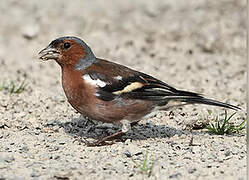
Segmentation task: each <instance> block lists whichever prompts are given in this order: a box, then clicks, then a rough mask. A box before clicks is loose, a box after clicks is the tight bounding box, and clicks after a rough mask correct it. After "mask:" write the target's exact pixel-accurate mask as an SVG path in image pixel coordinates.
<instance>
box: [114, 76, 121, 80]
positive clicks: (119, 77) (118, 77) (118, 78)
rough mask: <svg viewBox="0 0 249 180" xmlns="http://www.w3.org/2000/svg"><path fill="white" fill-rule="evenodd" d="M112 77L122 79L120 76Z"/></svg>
mask: <svg viewBox="0 0 249 180" xmlns="http://www.w3.org/2000/svg"><path fill="white" fill-rule="evenodd" d="M114 79H117V80H122V76H115V77H114Z"/></svg>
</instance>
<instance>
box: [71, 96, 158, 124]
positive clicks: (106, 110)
mask: <svg viewBox="0 0 249 180" xmlns="http://www.w3.org/2000/svg"><path fill="white" fill-rule="evenodd" d="M69 102H70V101H69ZM70 103H71V105H72V106H73V107H74V108H75V109H76V110H77V111H79V112H80V113H81V114H82V115H84V116H87V117H89V118H90V119H93V120H97V121H102V122H107V123H119V122H120V121H121V120H124V119H126V120H129V121H130V122H136V121H139V120H141V119H142V118H143V117H144V116H146V115H147V114H149V113H151V111H152V110H153V109H154V107H153V103H152V102H150V101H141V100H134V99H133V100H123V99H116V100H113V101H100V100H96V101H94V102H92V103H86V104H85V105H82V104H81V105H79V104H78V105H77V104H74V103H73V102H70Z"/></svg>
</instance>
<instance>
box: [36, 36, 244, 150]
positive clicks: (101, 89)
mask: <svg viewBox="0 0 249 180" xmlns="http://www.w3.org/2000/svg"><path fill="white" fill-rule="evenodd" d="M38 55H39V59H41V60H43V61H47V60H55V61H56V62H57V63H58V64H59V66H60V67H61V72H62V86H63V89H64V92H65V95H66V97H67V100H68V102H69V103H70V104H71V106H72V107H73V108H74V109H75V110H76V111H77V112H79V113H80V114H82V115H83V116H84V117H88V118H89V119H93V120H96V121H101V122H104V123H112V124H121V130H120V131H118V132H116V133H114V134H111V135H109V136H106V137H103V138H100V139H99V140H97V141H96V142H93V143H88V145H89V146H100V145H104V144H106V143H107V142H108V141H109V142H110V141H111V140H113V139H116V138H117V137H119V136H122V135H124V134H125V133H127V132H128V131H130V130H131V124H132V123H136V122H138V121H140V120H141V119H145V118H149V117H151V116H152V115H153V114H155V113H156V112H158V111H160V110H162V111H163V110H169V109H170V108H172V107H177V106H182V105H187V104H205V105H212V106H219V107H224V108H228V109H233V110H240V107H238V106H234V105H231V104H227V103H223V102H219V101H216V100H213V99H209V98H205V97H204V96H203V95H201V94H199V93H195V92H190V91H185V90H179V89H177V88H175V87H173V86H170V85H169V84H167V83H165V82H163V81H161V80H159V79H157V78H154V77H152V76H151V75H148V74H145V73H143V72H139V71H136V70H133V69H131V68H129V67H126V66H124V65H121V64H118V63H115V62H112V61H108V60H105V59H101V58H97V57H96V56H95V55H94V53H93V51H92V49H91V48H90V47H89V46H88V45H87V44H86V43H85V42H84V41H83V40H81V39H80V38H78V37H74V36H64V37H59V38H57V39H55V40H53V41H51V42H50V44H49V45H48V46H47V47H46V48H44V49H42V50H41V51H40V52H39V53H38Z"/></svg>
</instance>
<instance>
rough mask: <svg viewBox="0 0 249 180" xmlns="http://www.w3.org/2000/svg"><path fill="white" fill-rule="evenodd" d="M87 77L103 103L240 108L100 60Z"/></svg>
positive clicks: (88, 72) (89, 70)
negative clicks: (135, 101) (176, 103)
mask: <svg viewBox="0 0 249 180" xmlns="http://www.w3.org/2000/svg"><path fill="white" fill-rule="evenodd" d="M86 75H87V76H89V78H90V79H91V80H93V81H94V82H95V85H97V86H98V87H97V93H96V96H97V97H98V98H99V99H101V100H104V101H111V100H113V99H115V98H117V97H124V98H129V99H142V100H149V101H155V102H156V103H157V104H158V105H165V104H167V103H168V102H169V101H170V100H176V101H181V102H186V103H199V104H206V105H213V106H220V107H225V108H230V109H235V110H238V109H240V108H239V107H237V106H233V105H230V104H227V103H223V102H219V101H216V100H212V99H207V98H204V97H203V96H202V95H200V94H198V93H195V92H189V91H182V90H178V89H176V88H174V87H172V86H170V85H168V84H166V83H164V82H162V81H160V80H158V79H156V78H154V77H152V76H150V75H147V74H144V73H141V72H138V71H135V70H132V69H130V68H127V67H125V66H122V65H119V64H116V63H112V62H109V61H105V60H99V62H98V63H96V64H94V65H93V66H92V67H90V68H89V69H88V70H87V74H86Z"/></svg>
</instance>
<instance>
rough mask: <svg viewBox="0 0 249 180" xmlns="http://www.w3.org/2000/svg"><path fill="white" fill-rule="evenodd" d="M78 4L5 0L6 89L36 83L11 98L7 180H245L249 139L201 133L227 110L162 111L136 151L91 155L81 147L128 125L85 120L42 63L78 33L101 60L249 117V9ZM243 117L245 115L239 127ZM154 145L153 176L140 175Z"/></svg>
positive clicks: (0, 115) (1, 131)
mask: <svg viewBox="0 0 249 180" xmlns="http://www.w3.org/2000/svg"><path fill="white" fill-rule="evenodd" d="M68 2H69V1H66V0H54V1H49V0H43V1H35V0H34V1H31V0H29V1H24V0H1V2H0V17H1V18H0V22H1V27H0V71H1V76H0V84H1V83H2V82H7V83H8V82H10V81H14V82H21V81H23V80H26V83H28V86H27V88H26V90H25V91H23V92H22V93H20V94H10V93H9V92H8V91H7V90H5V89H4V90H2V91H0V179H63V180H67V179H120V180H121V179H198V180H203V179H207V180H209V179H226V180H229V179H238V180H243V179H245V176H246V139H245V131H243V132H242V133H241V134H232V135H212V134H210V133H207V132H206V131H205V130H203V129H201V130H192V131H191V130H190V129H191V127H195V126H197V125H198V124H202V123H203V122H207V119H209V120H210V119H211V120H214V117H213V118H207V116H208V113H207V110H212V111H213V116H215V115H221V116H222V115H224V109H222V108H216V107H209V106H203V105H202V106H200V105H195V106H188V107H184V108H181V109H176V110H173V111H171V112H160V113H158V114H157V115H156V116H155V117H153V118H150V119H147V120H142V121H140V122H139V124H138V125H136V126H135V127H134V128H133V131H132V132H130V133H128V134H127V135H126V136H125V137H124V138H125V139H127V140H126V141H125V142H117V143H116V144H113V145H111V146H104V147H86V146H85V145H84V143H81V142H80V141H79V140H80V139H81V138H86V139H87V140H92V139H94V138H95V139H96V138H98V137H102V136H105V135H107V134H110V133H113V132H115V131H117V127H108V126H104V125H101V124H96V123H95V122H92V121H89V120H86V119H84V118H82V117H80V114H77V112H75V110H74V109H73V108H72V107H71V106H70V105H69V104H68V103H67V100H66V98H65V95H64V92H63V90H62V87H61V79H60V78H61V77H60V76H61V75H60V68H59V66H58V65H57V64H56V63H55V62H46V63H44V62H41V61H39V60H38V58H37V53H38V51H39V50H41V49H42V48H44V47H45V46H47V45H48V43H49V42H50V41H51V40H53V39H55V38H57V37H60V36H65V35H74V36H78V37H81V38H82V39H84V40H85V41H86V42H87V43H88V44H89V45H90V46H91V47H92V49H93V51H94V53H95V54H96V56H98V57H102V58H106V59H112V60H113V61H116V62H118V63H122V64H125V65H127V66H129V67H132V68H134V69H137V70H141V71H143V72H146V73H149V74H151V75H153V76H155V77H157V78H160V79H162V80H164V81H165V82H167V83H169V84H171V85H173V86H175V87H177V88H182V89H185V90H191V91H196V92H199V93H202V94H205V95H206V96H207V97H210V98H214V99H217V100H220V101H224V102H228V103H232V104H234V105H239V106H240V107H242V108H245V106H246V97H245V96H246V93H245V92H246V90H245V89H246V1H245V0H219V1H211V0H209V1H208V0H199V1H195V0H191V1H186V0H177V1H176V0H167V1H164V0H158V1H153V0H147V1H142V0H140V1H131V0H130V1H116V0H112V1H111V0H106V1H102V0H94V1H82V0H75V1H71V3H70V4H69V3H68ZM228 113H229V114H231V113H233V111H228ZM243 118H245V115H244V114H243V113H237V114H236V116H235V118H233V119H232V122H234V123H240V122H241V121H242V120H243ZM191 139H192V140H193V142H192V143H191ZM146 147H147V149H148V164H149V165H148V166H149V167H150V166H152V167H153V168H152V171H151V174H150V176H148V175H147V174H144V173H142V171H141V170H140V169H139V168H138V167H137V165H140V164H142V161H143V159H144V156H145V152H146ZM152 164H153V165H152Z"/></svg>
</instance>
